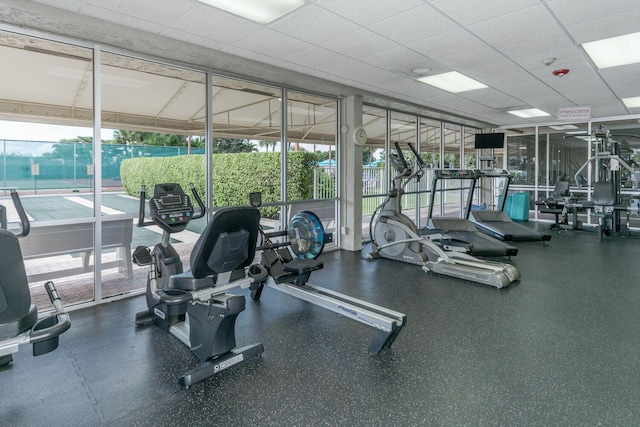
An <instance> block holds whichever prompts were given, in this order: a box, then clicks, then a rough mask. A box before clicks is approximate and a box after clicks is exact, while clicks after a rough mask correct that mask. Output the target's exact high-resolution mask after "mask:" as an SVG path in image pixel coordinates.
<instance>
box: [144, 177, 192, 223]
mask: <svg viewBox="0 0 640 427" xmlns="http://www.w3.org/2000/svg"><path fill="white" fill-rule="evenodd" d="M149 209H150V210H151V218H152V219H153V222H155V223H156V225H158V226H159V227H160V228H161V229H162V230H164V231H166V232H167V233H177V232H179V231H182V230H184V229H185V228H186V227H187V224H189V221H191V218H192V217H193V212H194V209H193V205H192V204H191V200H190V199H189V196H187V195H186V194H185V192H184V191H183V190H182V187H180V185H179V184H158V185H155V186H154V187H153V196H152V197H151V199H149Z"/></svg>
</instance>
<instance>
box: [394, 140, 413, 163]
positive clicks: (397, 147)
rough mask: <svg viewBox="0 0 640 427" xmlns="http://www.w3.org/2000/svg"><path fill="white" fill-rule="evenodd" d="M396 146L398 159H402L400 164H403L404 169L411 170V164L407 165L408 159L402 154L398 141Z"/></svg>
mask: <svg viewBox="0 0 640 427" xmlns="http://www.w3.org/2000/svg"><path fill="white" fill-rule="evenodd" d="M394 145H395V147H396V152H397V153H398V157H399V158H400V162H401V163H402V167H403V168H405V169H409V164H408V163H407V159H405V158H404V154H402V150H401V149H400V144H399V143H398V141H396V142H395V143H394Z"/></svg>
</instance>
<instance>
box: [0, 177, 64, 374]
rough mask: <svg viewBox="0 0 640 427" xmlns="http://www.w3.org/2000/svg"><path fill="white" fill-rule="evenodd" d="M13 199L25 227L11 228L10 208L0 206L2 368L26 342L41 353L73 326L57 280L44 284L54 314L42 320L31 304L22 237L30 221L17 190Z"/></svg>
mask: <svg viewBox="0 0 640 427" xmlns="http://www.w3.org/2000/svg"><path fill="white" fill-rule="evenodd" d="M11 198H12V200H13V204H14V206H15V208H16V211H17V213H18V216H19V217H20V222H21V224H22V230H21V232H20V233H18V234H14V233H12V232H11V231H8V230H7V228H8V227H7V226H8V221H7V209H6V207H5V206H2V205H0V260H2V262H0V278H2V279H1V280H0V367H3V366H5V365H8V364H9V363H11V362H12V361H13V353H16V352H18V350H19V347H20V346H21V345H25V344H32V345H33V355H34V356H41V355H43V354H47V353H49V352H51V351H53V350H55V349H56V348H58V344H59V337H60V335H62V334H63V333H64V332H66V331H67V330H68V329H69V327H70V326H71V320H70V318H69V315H68V314H67V312H66V311H65V309H64V307H63V306H62V302H61V301H60V296H59V295H58V291H57V290H56V287H55V286H54V284H53V282H51V281H49V282H47V283H45V285H44V287H45V290H46V291H47V295H48V296H49V300H51V303H52V304H53V307H54V310H55V311H54V313H53V314H52V315H51V316H47V317H44V318H41V319H38V308H37V307H36V306H35V305H34V304H32V303H31V294H30V292H29V282H28V280H27V273H26V271H25V267H24V259H23V258H22V251H21V250H20V243H19V241H18V237H24V236H26V235H27V234H29V230H30V224H29V218H28V217H27V214H26V212H25V211H24V208H23V207H22V203H21V202H20V197H19V196H18V192H17V191H16V190H15V189H12V190H11Z"/></svg>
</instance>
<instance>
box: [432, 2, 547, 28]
mask: <svg viewBox="0 0 640 427" xmlns="http://www.w3.org/2000/svg"><path fill="white" fill-rule="evenodd" d="M539 4H540V1H539V0H519V1H513V0H492V1H489V2H480V1H469V0H435V1H432V2H431V5H432V6H433V7H435V8H436V9H438V10H439V11H440V12H442V13H443V14H445V15H446V16H448V17H449V18H450V19H451V20H453V21H455V22H457V23H459V24H461V25H470V24H474V23H476V22H481V21H486V20H488V19H491V18H496V17H498V16H503V15H506V14H509V13H511V12H515V11H518V10H521V9H526V8H528V7H531V6H536V5H539Z"/></svg>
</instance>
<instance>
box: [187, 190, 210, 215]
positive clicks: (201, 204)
mask: <svg viewBox="0 0 640 427" xmlns="http://www.w3.org/2000/svg"><path fill="white" fill-rule="evenodd" d="M189 188H191V192H192V193H193V198H194V199H196V203H198V207H199V208H200V213H198V214H197V215H194V216H193V217H192V218H191V219H198V218H202V217H203V216H204V214H206V213H207V208H206V206H205V205H204V202H203V201H202V199H201V198H200V195H199V194H198V191H197V190H196V186H195V185H193V182H190V183H189Z"/></svg>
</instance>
